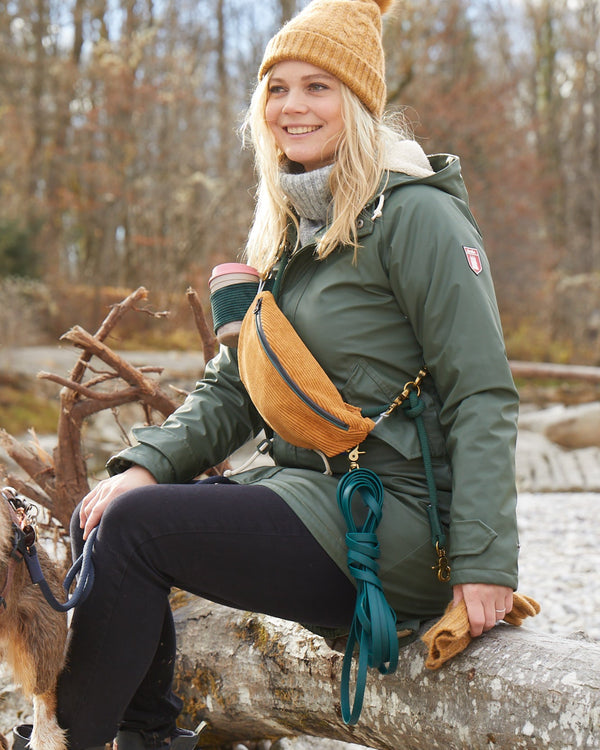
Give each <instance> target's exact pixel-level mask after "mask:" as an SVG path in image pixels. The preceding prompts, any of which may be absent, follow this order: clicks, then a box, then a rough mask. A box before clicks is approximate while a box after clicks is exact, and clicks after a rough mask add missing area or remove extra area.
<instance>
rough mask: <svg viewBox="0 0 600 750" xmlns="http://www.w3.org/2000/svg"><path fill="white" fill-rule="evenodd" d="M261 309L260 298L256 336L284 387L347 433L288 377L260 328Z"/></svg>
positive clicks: (346, 427) (345, 426)
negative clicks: (284, 384) (287, 387)
mask: <svg viewBox="0 0 600 750" xmlns="http://www.w3.org/2000/svg"><path fill="white" fill-rule="evenodd" d="M261 308H262V298H260V299H258V300H257V302H256V306H255V307H254V320H255V323H256V333H257V334H258V339H259V341H260V343H261V346H262V348H263V351H264V352H265V354H266V355H267V358H268V360H269V362H270V363H271V364H272V365H273V367H274V368H275V369H276V370H277V372H278V373H279V375H280V376H281V378H282V379H283V380H284V381H285V383H286V385H288V386H289V388H290V390H291V391H293V392H294V393H295V394H296V396H298V398H299V399H300V400H301V401H302V402H303V403H304V404H306V406H308V407H309V409H311V410H312V411H314V412H315V414H318V415H319V416H320V417H322V418H323V419H325V420H327V421H328V422H329V423H330V424H332V425H334V426H335V427H338V428H339V429H340V430H345V431H347V430H348V429H349V427H348V424H347V423H346V422H343V421H342V420H340V419H338V418H337V417H335V416H334V415H333V414H330V413H329V412H328V411H326V410H325V409H323V407H321V406H319V404H317V403H316V402H315V401H314V400H313V399H312V398H311V397H310V396H309V395H308V394H307V393H305V392H304V391H303V390H302V388H300V386H299V385H298V383H296V382H295V380H294V379H293V378H292V377H291V376H290V374H289V373H288V371H287V370H286V369H285V367H284V366H283V365H282V364H281V362H280V360H279V357H278V356H277V354H276V353H275V352H274V351H273V348H272V347H271V345H270V344H269V342H268V341H267V337H266V335H265V332H264V329H263V326H262V317H261Z"/></svg>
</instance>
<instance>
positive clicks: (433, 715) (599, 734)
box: [175, 595, 600, 750]
mask: <svg viewBox="0 0 600 750" xmlns="http://www.w3.org/2000/svg"><path fill="white" fill-rule="evenodd" d="M182 599H183V603H182V605H181V606H180V607H179V608H178V609H177V610H176V611H175V618H176V625H177V631H178V643H179V650H180V652H179V657H178V665H177V679H176V691H177V692H178V693H179V694H180V695H181V696H182V698H183V699H184V719H185V720H186V722H187V724H188V726H192V725H195V724H197V723H198V722H200V721H201V720H206V721H208V722H209V726H208V727H207V729H206V730H205V731H204V732H202V734H201V737H202V741H201V743H200V746H201V747H205V748H210V747H213V748H215V747H222V746H223V745H224V744H225V743H226V742H232V741H235V740H237V741H240V740H243V739H248V740H251V739H257V738H261V739H265V738H276V737H277V738H278V737H282V736H294V735H307V734H310V735H313V736H318V737H323V738H331V739H337V740H342V741H345V742H351V743H356V744H361V745H366V746H368V747H371V748H376V749H377V750H399V749H402V750H425V749H427V750H430V749H431V748H436V747H440V748H446V749H447V750H463V749H464V750H466V749H468V750H484V748H485V750H515V749H516V748H524V749H526V750H529V748H546V749H547V750H550V749H552V750H568V749H569V748H580V747H581V748H583V747H598V745H597V742H598V740H599V738H600V644H599V643H597V642H594V641H589V640H586V639H585V637H579V638H577V637H573V638H565V637H559V636H556V635H546V634H543V633H540V632H537V631H532V630H527V629H525V628H514V627H512V626H510V625H505V624H500V625H498V626H497V627H496V628H494V630H492V631H491V632H490V633H488V634H486V635H485V636H483V637H482V638H479V639H476V640H475V641H473V642H472V643H471V644H470V645H469V646H468V647H467V649H466V651H465V652H463V653H462V654H460V655H459V656H457V657H455V658H454V659H453V660H452V661H451V662H449V663H447V664H446V665H444V667H442V668H441V669H440V670H438V671H436V672H432V671H430V670H428V669H426V668H425V666H424V663H425V657H426V648H425V645H424V644H423V643H422V642H421V641H417V642H415V643H413V644H411V645H410V646H408V647H406V648H404V649H402V650H401V654H400V662H399V666H398V670H397V672H396V674H394V675H388V676H381V675H379V674H378V673H377V672H373V671H371V674H370V676H369V681H368V684H367V690H366V693H365V704H364V708H363V711H362V715H361V718H360V720H359V723H358V725H357V726H354V727H347V726H345V725H344V723H343V722H342V719H341V714H340V701H339V689H340V672H341V667H342V659H343V656H342V654H341V653H338V652H337V651H332V650H331V649H330V648H329V647H328V646H327V644H326V643H325V641H324V640H323V639H322V638H320V637H319V636H316V635H314V634H313V633H311V632H309V631H308V630H306V629H304V628H302V627H301V626H300V625H296V624H294V623H290V622H286V621H283V620H277V619H274V618H269V617H265V616H263V615H256V614H251V613H248V612H240V611H237V610H232V609H229V608H227V607H222V606H219V605H215V604H212V603H210V602H207V601H205V600H202V599H196V598H193V597H192V598H189V597H187V596H186V595H182Z"/></svg>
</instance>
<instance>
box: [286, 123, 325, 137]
mask: <svg viewBox="0 0 600 750" xmlns="http://www.w3.org/2000/svg"><path fill="white" fill-rule="evenodd" d="M318 129H319V128H318V126H316V125H305V126H304V127H296V128H292V127H288V128H286V130H287V132H288V133H289V134H290V135H304V133H312V132H314V131H315V130H318Z"/></svg>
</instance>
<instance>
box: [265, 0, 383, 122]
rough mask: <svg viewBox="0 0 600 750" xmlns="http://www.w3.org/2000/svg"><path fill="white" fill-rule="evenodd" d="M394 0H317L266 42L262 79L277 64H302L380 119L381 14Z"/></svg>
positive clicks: (381, 75) (381, 92)
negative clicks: (338, 84) (343, 87)
mask: <svg viewBox="0 0 600 750" xmlns="http://www.w3.org/2000/svg"><path fill="white" fill-rule="evenodd" d="M392 2H393V0H313V1H312V2H311V3H309V4H308V5H307V6H306V8H305V9H304V10H303V11H301V12H300V13H299V14H298V15H297V16H295V17H294V18H292V19H291V21H288V23H287V24H285V26H284V27H283V28H282V29H281V30H280V31H279V32H278V33H277V34H276V35H275V36H274V37H273V38H272V39H271V41H270V42H269V43H268V45H267V48H266V50H265V54H264V57H263V61H262V63H261V66H260V69H259V71H258V78H259V80H261V79H262V78H264V76H265V75H266V74H267V72H268V71H269V70H270V69H271V68H272V67H273V66H274V65H276V64H277V63H278V62H282V61H283V60H300V61H302V62H308V63H311V64H312V65H316V66H317V67H318V68H322V69H323V70H326V71H327V72H328V73H331V74H332V75H334V76H336V78H339V80H340V81H342V82H343V83H345V84H346V86H348V88H349V89H350V90H351V91H353V92H354V93H355V94H356V96H358V98H359V99H360V100H361V101H362V102H363V104H364V105H365V106H366V107H367V109H368V110H369V111H370V112H372V113H373V114H374V115H375V116H376V117H380V116H381V115H382V114H383V110H384V107H385V102H386V86H385V61H384V54H383V45H382V42H381V15H382V14H383V13H385V11H386V10H388V8H389V7H390V6H391V5H392Z"/></svg>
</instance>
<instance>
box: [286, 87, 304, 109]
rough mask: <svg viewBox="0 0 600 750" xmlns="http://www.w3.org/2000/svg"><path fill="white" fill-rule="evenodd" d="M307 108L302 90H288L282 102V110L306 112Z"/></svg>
mask: <svg viewBox="0 0 600 750" xmlns="http://www.w3.org/2000/svg"><path fill="white" fill-rule="evenodd" d="M307 109H308V107H307V105H306V101H305V99H304V96H303V94H302V92H299V91H289V92H288V95H287V96H286V97H285V102H284V103H283V107H282V110H283V112H288V113H289V112H306V110H307Z"/></svg>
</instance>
